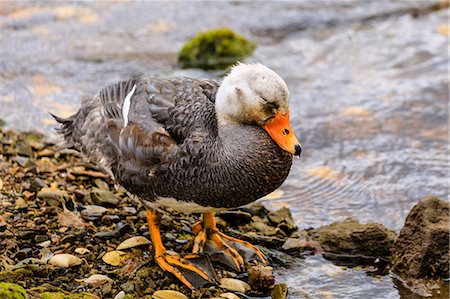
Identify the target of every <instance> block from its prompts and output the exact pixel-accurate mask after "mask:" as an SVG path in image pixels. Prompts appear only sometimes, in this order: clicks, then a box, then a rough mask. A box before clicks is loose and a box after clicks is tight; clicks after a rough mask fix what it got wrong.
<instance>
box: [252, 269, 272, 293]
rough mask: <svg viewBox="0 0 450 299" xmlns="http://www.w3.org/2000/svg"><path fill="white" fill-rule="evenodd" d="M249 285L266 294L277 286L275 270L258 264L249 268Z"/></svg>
mask: <svg viewBox="0 0 450 299" xmlns="http://www.w3.org/2000/svg"><path fill="white" fill-rule="evenodd" d="M247 273H248V283H249V285H250V286H251V287H252V289H253V290H256V291H260V292H266V291H267V290H269V289H270V288H271V287H272V286H273V285H274V284H275V276H274V275H273V268H272V267H270V266H264V265H261V264H256V265H252V266H249V267H248V268H247Z"/></svg>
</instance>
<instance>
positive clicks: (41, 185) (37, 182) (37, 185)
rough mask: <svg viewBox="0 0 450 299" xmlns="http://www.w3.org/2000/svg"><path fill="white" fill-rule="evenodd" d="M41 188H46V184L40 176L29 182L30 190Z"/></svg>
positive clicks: (36, 190) (34, 190)
mask: <svg viewBox="0 0 450 299" xmlns="http://www.w3.org/2000/svg"><path fill="white" fill-rule="evenodd" d="M43 188H48V185H47V184H46V183H45V182H44V181H43V180H41V179H40V178H35V179H34V180H33V181H32V182H31V184H30V191H31V192H38V191H39V190H41V189H43Z"/></svg>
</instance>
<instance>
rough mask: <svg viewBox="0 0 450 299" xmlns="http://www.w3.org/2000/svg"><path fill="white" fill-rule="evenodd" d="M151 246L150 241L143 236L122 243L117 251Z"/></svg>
mask: <svg viewBox="0 0 450 299" xmlns="http://www.w3.org/2000/svg"><path fill="white" fill-rule="evenodd" d="M147 244H150V241H149V240H148V239H147V238H145V237H142V236H136V237H131V238H128V239H126V240H125V241H123V242H122V243H120V244H119V245H118V246H117V248H116V250H124V249H128V248H133V247H137V246H141V245H147Z"/></svg>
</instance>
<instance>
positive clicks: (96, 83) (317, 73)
mask: <svg viewBox="0 0 450 299" xmlns="http://www.w3.org/2000/svg"><path fill="white" fill-rule="evenodd" d="M433 3H435V2H433V1H422V2H420V1H408V2H407V1H345V2H344V1H314V2H299V1H296V2H287V1H283V2H254V3H246V2H245V3H244V2H226V3H225V2H219V3H212V2H187V3H184V2H170V3H167V2H151V3H150V2H147V3H145V2H127V1H121V2H114V3H112V2H89V3H69V2H65V3H58V2H41V3H40V4H38V5H37V4H34V5H31V4H29V3H26V2H22V3H14V2H2V4H0V15H2V17H1V18H0V27H1V32H2V34H1V35H0V57H1V58H0V59H1V60H0V78H1V80H0V107H1V109H0V118H1V119H3V120H5V121H6V123H7V125H8V127H10V128H14V129H18V130H30V129H33V130H39V131H44V132H47V133H50V132H51V130H52V127H54V125H55V124H54V123H53V121H52V120H51V118H50V117H49V115H48V114H47V112H48V111H52V112H54V113H56V114H58V115H61V116H68V115H70V114H71V113H73V112H74V111H75V110H76V109H77V106H78V102H79V97H80V96H81V95H84V94H94V93H96V92H98V90H99V89H100V88H102V87H104V86H106V85H107V84H110V83H114V82H116V81H118V80H121V79H126V78H128V77H130V76H133V75H137V74H140V73H147V74H153V75H155V76H174V75H183V76H193V77H213V78H219V77H220V75H221V74H220V73H206V72H203V71H200V70H179V69H178V67H177V64H176V56H177V51H178V50H179V49H180V48H181V47H182V45H183V43H184V42H185V41H186V40H187V39H188V38H190V37H192V36H194V35H195V34H196V33H197V32H199V31H202V30H206V29H209V28H215V27H221V26H228V27H231V28H232V29H234V30H236V31H237V32H239V33H241V34H243V35H245V36H247V37H249V38H250V39H252V40H253V41H255V42H256V43H257V44H258V48H257V50H256V51H255V53H254V55H253V57H252V58H251V59H250V61H259V62H262V63H264V64H266V65H267V66H269V67H271V68H272V69H274V70H275V71H276V72H278V73H279V74H280V75H281V76H282V77H283V78H284V79H285V80H286V82H287V84H288V86H289V88H290V91H291V98H292V99H291V107H292V112H291V118H292V126H293V128H294V129H295V131H296V133H297V136H298V137H299V138H300V140H301V142H302V144H303V147H304V155H303V157H302V158H301V159H300V160H296V161H295V163H294V166H293V169H292V172H291V174H290V176H289V177H288V179H287V181H286V182H285V184H284V185H283V186H282V188H281V189H282V190H283V192H284V193H283V196H282V197H281V198H279V199H275V200H271V201H267V202H266V203H267V204H268V205H269V206H271V207H272V208H279V207H281V206H284V205H287V206H289V207H290V208H291V209H292V211H293V214H294V218H295V219H296V221H297V224H298V225H299V226H300V227H303V228H307V227H318V226H320V225H323V224H327V223H331V222H333V221H336V220H342V219H344V218H345V217H348V216H352V217H355V218H357V219H359V220H360V221H361V222H371V221H375V222H380V223H382V224H384V225H386V226H388V227H390V228H392V229H394V230H396V231H399V230H400V228H401V227H402V225H403V222H404V219H405V217H406V215H407V213H408V212H409V210H410V209H411V208H412V206H413V205H414V204H415V203H416V202H417V201H418V200H419V199H420V198H421V197H423V196H425V195H427V194H434V195H437V196H439V197H441V198H443V199H449V191H448V190H449V181H448V178H449V173H448V171H449V164H448V154H449V149H448V134H449V113H448V111H449V110H448V108H449V107H448V103H449V101H448V100H449V99H448V97H449V96H448V87H449V82H448V80H449V79H448V74H449V72H448V59H449V58H448V47H449V43H448V41H449V40H448V33H447V35H446V34H445V32H446V30H447V32H448V26H447V25H446V24H447V23H448V17H449V12H448V9H447V10H445V9H444V10H438V11H432V10H427V7H431V6H432V4H433ZM411 8H416V9H414V10H411ZM411 12H414V13H411ZM417 15H418V16H417ZM446 26H447V27H446ZM278 275H279V280H280V281H281V280H284V281H286V282H287V283H288V284H289V286H290V290H291V294H293V295H292V296H293V297H294V298H297V297H298V298H301V297H302V296H303V297H308V296H309V298H400V297H402V298H411V297H410V294H408V292H405V291H404V290H402V289H401V288H400V291H399V290H398V287H396V285H395V281H394V280H393V279H392V278H391V277H389V276H384V277H371V276H368V275H366V274H365V272H364V271H362V270H358V269H343V268H340V267H337V266H334V265H333V264H331V263H330V262H327V261H325V260H323V259H322V258H321V257H319V256H316V257H312V258H308V259H306V260H305V261H302V260H298V262H297V264H296V265H294V266H293V267H292V268H291V269H289V271H286V272H280V273H278ZM445 296H447V295H445Z"/></svg>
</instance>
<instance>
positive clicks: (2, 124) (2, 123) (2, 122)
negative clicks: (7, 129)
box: [0, 118, 6, 128]
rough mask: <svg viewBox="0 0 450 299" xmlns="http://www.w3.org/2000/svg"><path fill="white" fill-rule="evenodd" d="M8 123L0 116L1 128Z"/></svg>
mask: <svg viewBox="0 0 450 299" xmlns="http://www.w3.org/2000/svg"><path fill="white" fill-rule="evenodd" d="M5 125H6V122H5V121H4V120H3V119H1V118H0V128H2V127H4V126H5Z"/></svg>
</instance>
